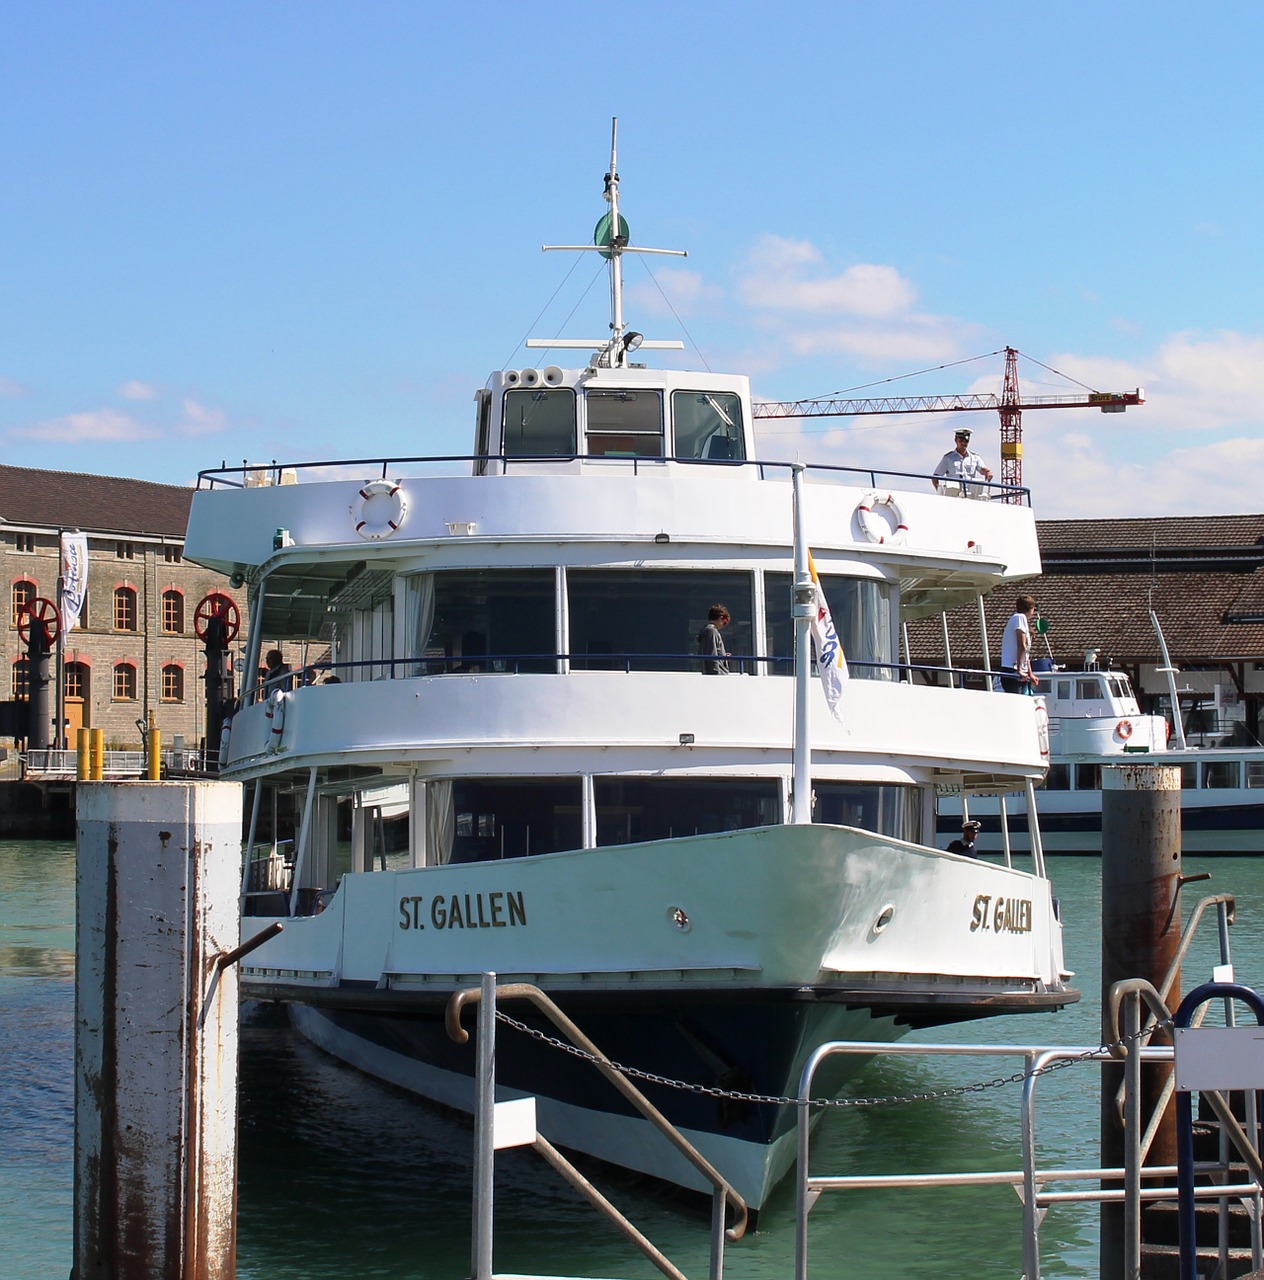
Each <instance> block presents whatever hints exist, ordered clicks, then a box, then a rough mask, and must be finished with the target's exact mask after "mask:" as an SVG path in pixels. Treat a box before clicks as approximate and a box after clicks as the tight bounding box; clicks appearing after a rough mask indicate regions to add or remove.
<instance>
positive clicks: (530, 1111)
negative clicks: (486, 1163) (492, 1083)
mask: <svg viewBox="0 0 1264 1280" xmlns="http://www.w3.org/2000/svg"><path fill="white" fill-rule="evenodd" d="M534 1141H535V1099H534V1098H514V1099H513V1100H512V1101H511V1102H498V1103H496V1105H495V1106H494V1107H493V1108H492V1146H493V1147H494V1148H495V1149H496V1150H497V1151H503V1150H504V1149H505V1148H506V1147H529V1146H530V1145H531V1144H532V1143H533V1142H534Z"/></svg>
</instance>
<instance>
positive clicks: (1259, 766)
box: [1243, 760, 1264, 790]
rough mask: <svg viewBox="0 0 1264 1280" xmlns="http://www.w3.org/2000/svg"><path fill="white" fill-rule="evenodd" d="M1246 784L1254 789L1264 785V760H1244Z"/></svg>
mask: <svg viewBox="0 0 1264 1280" xmlns="http://www.w3.org/2000/svg"><path fill="white" fill-rule="evenodd" d="M1243 763H1244V764H1245V765H1246V785H1247V786H1248V787H1250V788H1251V789H1253V790H1256V789H1259V788H1261V787H1264V760H1244V761H1243Z"/></svg>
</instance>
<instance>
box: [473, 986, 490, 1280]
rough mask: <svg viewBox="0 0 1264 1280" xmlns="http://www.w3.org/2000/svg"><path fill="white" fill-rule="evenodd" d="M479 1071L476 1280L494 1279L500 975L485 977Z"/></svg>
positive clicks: (474, 1234)
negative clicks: (497, 1008) (497, 1042)
mask: <svg viewBox="0 0 1264 1280" xmlns="http://www.w3.org/2000/svg"><path fill="white" fill-rule="evenodd" d="M477 1057H478V1070H477V1073H476V1075H475V1078H474V1087H475V1090H476V1092H477V1097H476V1105H475V1109H474V1224H473V1236H474V1239H473V1253H474V1256H473V1259H472V1267H471V1275H472V1276H473V1280H491V1276H492V1191H493V1187H494V1184H495V1173H496V1165H495V1161H496V1154H495V1131H494V1125H495V1107H496V975H495V973H485V974H483V981H482V992H481V995H480V997H479V1002H478V1045H477Z"/></svg>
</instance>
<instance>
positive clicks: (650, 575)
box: [566, 569, 753, 672]
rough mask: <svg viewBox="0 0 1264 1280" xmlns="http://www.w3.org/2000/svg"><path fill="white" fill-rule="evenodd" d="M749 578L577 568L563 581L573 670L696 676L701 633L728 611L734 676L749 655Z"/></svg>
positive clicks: (727, 635) (701, 572)
mask: <svg viewBox="0 0 1264 1280" xmlns="http://www.w3.org/2000/svg"><path fill="white" fill-rule="evenodd" d="M752 586H753V579H752V577H751V575H750V574H749V573H740V572H708V571H706V570H698V571H689V570H674V569H658V570H656V569H650V570H644V571H636V570H616V569H572V570H570V571H569V572H568V573H567V575H566V588H567V595H568V605H569V613H570V642H569V649H570V653H571V658H572V665H573V666H574V667H575V668H576V669H577V670H581V671H624V670H628V671H698V672H701V670H702V665H701V661H700V659H699V658H698V657H697V656H696V655H697V652H698V639H697V637H698V632H699V631H701V630H702V629H703V627H705V626H706V625H707V611H708V610H709V609H710V608H711V606H712V605H714V604H723V605H725V606H726V607H727V608H728V610H729V613H730V615H731V616H732V621H731V622H730V623H729V625H728V626H727V627H725V629H724V642H725V644H726V645H727V646H728V649H729V652H730V653H732V654H735V655H737V657H736V658H734V659H730V661H729V669H730V670H731V671H740V670H742V669H743V668H742V662H741V658H742V656H743V655H746V656H749V655H750V654H751V653H752V652H753V650H752V628H751V621H750V619H751V614H752V606H751V590H752Z"/></svg>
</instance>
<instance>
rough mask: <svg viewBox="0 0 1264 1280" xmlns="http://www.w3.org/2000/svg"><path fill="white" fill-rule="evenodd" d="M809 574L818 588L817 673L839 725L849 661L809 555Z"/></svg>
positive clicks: (815, 621)
mask: <svg viewBox="0 0 1264 1280" xmlns="http://www.w3.org/2000/svg"><path fill="white" fill-rule="evenodd" d="M808 572H809V573H810V574H811V575H812V585H813V586H814V587H816V612H815V613H813V615H812V643H813V644H815V645H816V671H817V674H818V675H819V676H820V677H821V687H822V688H823V689H824V690H825V701H826V702H828V703H829V709H830V711H831V713H832V714H833V716H834V719H835V720H837V721H838V722H839V723H840V724H841V723H842V720H843V713H842V711H841V710H840V708H839V702H840V700H841V698H842V695H843V685H844V684H846V683H847V681H848V680H849V679H850V678H851V672H850V671H848V670H847V659H846V657H845V656H844V654H843V642H842V641H841V640H840V639H839V638H838V632H837V631H835V630H834V619H833V618H832V617H831V616H830V611H829V605H828V604H826V603H825V592H824V591H823V590H822V589H821V579H820V578H819V577H818V576H817V572H816V562H815V561H814V560H813V559H812V553H811V552H810V551H809V552H808Z"/></svg>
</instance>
